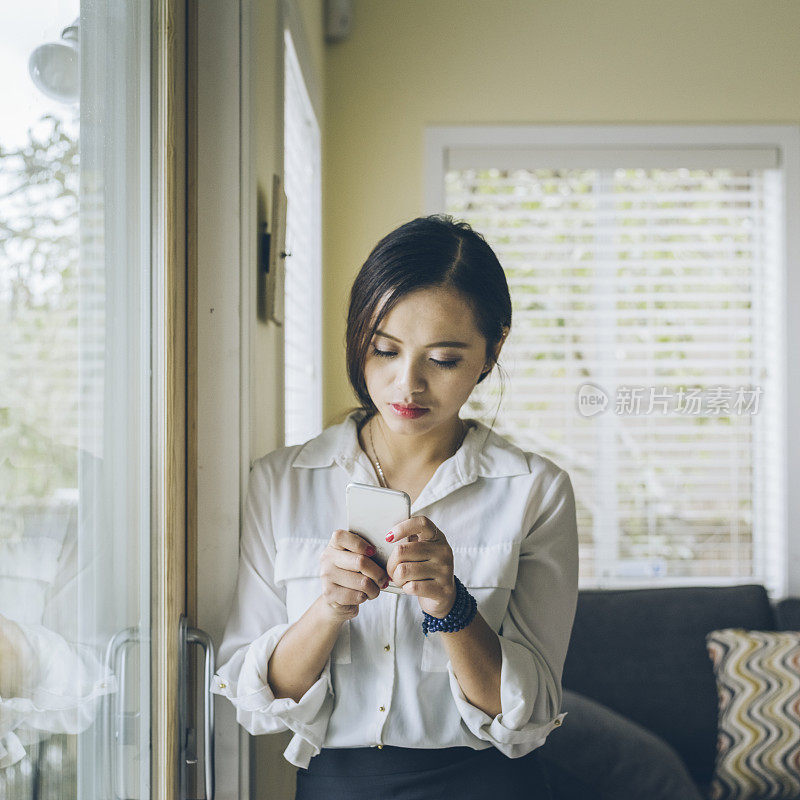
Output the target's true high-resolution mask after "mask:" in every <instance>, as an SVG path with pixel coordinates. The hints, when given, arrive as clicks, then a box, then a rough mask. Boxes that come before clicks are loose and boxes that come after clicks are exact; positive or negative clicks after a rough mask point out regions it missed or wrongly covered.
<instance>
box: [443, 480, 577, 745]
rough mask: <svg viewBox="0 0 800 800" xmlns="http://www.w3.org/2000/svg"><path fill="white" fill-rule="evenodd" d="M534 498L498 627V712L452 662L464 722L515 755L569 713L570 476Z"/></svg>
mask: <svg viewBox="0 0 800 800" xmlns="http://www.w3.org/2000/svg"><path fill="white" fill-rule="evenodd" d="M532 499H533V500H534V503H533V506H535V513H536V518H535V522H534V524H533V526H532V527H531V528H530V530H529V532H528V534H527V536H526V537H525V539H524V540H523V542H522V544H521V547H520V558H519V568H518V572H517V579H516V583H515V586H514V588H513V589H512V591H511V596H510V599H509V604H508V609H507V611H506V614H505V616H504V618H503V622H502V625H501V627H500V632H499V638H500V649H501V652H502V666H501V671H500V705H501V712H500V713H499V714H498V715H497V716H496V717H494V718H492V717H490V716H489V715H488V714H486V712H485V711H483V710H482V709H480V708H477V707H476V706H474V705H472V704H471V703H470V702H469V701H468V700H467V698H466V697H465V695H464V692H463V691H462V690H461V687H460V686H459V684H458V680H457V678H456V676H455V673H454V672H453V667H452V664H450V663H449V662H448V665H447V670H448V672H449V677H450V689H451V692H452V694H453V698H454V700H455V703H456V706H457V708H458V711H459V713H460V715H461V718H462V719H463V721H464V724H465V725H466V726H467V727H468V728H469V730H470V731H471V732H472V733H473V734H474V735H475V736H476V737H478V738H479V739H482V740H483V741H486V742H491V744H493V745H494V746H495V747H497V749H498V750H500V751H501V752H502V753H504V754H505V755H507V756H509V757H510V758H519V757H520V756H524V755H526V754H527V753H529V752H531V751H532V750H535V749H536V748H537V747H540V746H541V745H542V744H544V741H545V739H546V738H547V736H548V734H549V733H550V731H551V730H553V728H556V727H558V726H559V725H560V724H561V722H562V721H563V719H564V717H565V716H566V712H565V713H560V709H561V700H562V688H561V675H562V671H563V667H564V661H565V659H566V655H567V647H568V645H569V638H570V634H571V632H572V623H573V621H574V618H575V609H576V607H577V600H578V530H577V522H576V516H575V496H574V493H573V489H572V483H571V481H570V478H569V475H568V474H567V473H566V472H564V471H563V470H560V471H559V473H558V474H557V475H556V477H555V478H554V479H553V480H552V481H551V483H550V485H549V486H548V487H547V488H546V489H545V490H544V496H542V494H541V492H540V493H538V496H534V497H533V498H532Z"/></svg>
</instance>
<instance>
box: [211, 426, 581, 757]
mask: <svg viewBox="0 0 800 800" xmlns="http://www.w3.org/2000/svg"><path fill="white" fill-rule="evenodd" d="M363 416H364V412H363V411H354V412H352V413H351V414H350V415H349V416H348V417H347V419H346V420H345V421H344V422H342V423H341V424H339V425H335V426H331V427H329V428H327V429H326V430H324V431H323V432H322V433H321V434H320V435H319V436H317V437H315V438H313V439H311V440H309V441H308V442H306V443H305V444H302V445H294V446H291V447H283V448H279V449H277V450H275V451H273V452H271V453H269V454H268V455H266V456H264V457H263V458H261V459H259V460H258V461H256V462H255V464H254V465H253V468H252V470H251V474H250V483H249V488H248V493H247V500H246V505H245V514H244V521H243V528H242V535H241V542H240V557H239V574H238V580H237V586H236V591H235V595H234V600H233V607H232V610H231V613H230V616H229V618H228V622H227V625H226V628H225V633H224V637H223V641H222V643H221V645H220V648H219V663H221V664H222V666H221V667H220V668H219V670H218V671H217V674H216V675H215V676H214V686H213V691H214V692H215V693H217V694H222V695H225V696H226V697H228V698H230V700H231V702H232V703H233V704H234V706H235V707H236V717H237V720H238V721H239V723H240V724H241V725H243V726H244V727H245V728H246V729H247V730H248V731H249V732H250V733H251V734H263V733H277V732H279V731H285V730H292V731H294V734H295V735H294V737H293V738H292V740H291V742H290V743H289V746H288V747H287V748H286V750H285V751H284V757H285V758H286V759H287V761H289V762H290V763H292V764H294V765H296V766H298V767H304V768H305V767H308V764H309V762H310V760H311V758H312V757H313V756H315V755H317V754H318V753H319V752H320V749H321V748H322V747H329V748H335V747H371V746H377V745H381V746H382V745H392V746H395V747H409V748H427V749H435V748H443V747H472V748H473V749H475V750H482V749H485V748H487V747H491V746H494V747H496V748H497V749H498V750H500V751H501V752H502V753H504V754H505V755H507V756H509V757H511V758H518V757H520V756H524V755H526V754H527V753H529V752H531V751H532V750H534V749H536V748H537V747H540V746H541V745H542V744H543V743H544V741H545V739H546V737H547V735H548V734H549V733H550V731H551V730H552V729H553V728H555V727H556V726H558V725H560V724H561V722H562V720H563V718H564V717H565V716H566V713H559V712H560V708H561V698H562V690H561V674H562V669H563V665H564V659H565V657H566V653H567V646H568V644H569V638H570V633H571V630H572V623H573V620H574V616H575V608H576V604H577V597H578V533H577V526H576V520H575V498H574V495H573V490H572V484H571V482H570V478H569V475H568V474H567V473H566V472H565V471H564V470H562V469H560V468H559V467H558V466H557V465H556V464H554V463H553V462H552V461H550V460H549V459H547V458H545V457H543V456H540V455H537V454H536V453H530V452H524V451H522V450H521V449H519V448H518V447H516V446H514V445H513V444H511V443H510V442H508V441H507V440H505V439H504V438H503V437H501V436H499V435H498V434H497V433H495V432H494V431H492V430H490V429H489V428H488V427H487V426H486V425H484V424H483V423H482V422H480V421H477V420H471V419H470V420H466V422H467V423H468V424H469V426H470V427H469V430H468V431H467V434H466V436H465V437H464V441H463V442H462V444H461V447H460V448H459V450H458V451H457V452H456V453H455V454H454V455H453V456H451V457H450V458H448V459H447V460H446V461H444V462H443V463H442V464H440V465H439V467H438V468H437V470H436V472H435V473H434V474H433V477H432V478H431V479H430V481H429V482H428V484H427V485H426V486H425V488H424V489H423V490H422V492H421V493H420V495H419V497H417V499H416V500H415V502H414V503H413V505H412V506H411V516H416V515H424V516H427V517H428V518H429V519H430V520H431V521H432V522H433V523H434V524H435V525H436V526H437V527H438V528H439V529H440V530H441V531H442V532H443V533H444V535H445V536H446V537H447V541H448V543H449V544H450V547H451V548H452V550H453V560H454V572H455V574H456V575H457V576H458V578H459V579H460V580H461V581H462V583H464V585H465V586H466V587H467V588H468V589H469V591H470V593H471V594H472V595H473V596H474V597H475V599H476V600H477V603H478V610H479V611H480V613H481V614H482V616H483V617H484V618H485V619H486V622H487V623H488V624H489V626H490V627H491V628H492V630H494V631H495V632H496V633H498V634H499V638H500V647H501V651H502V668H501V673H500V697H501V706H502V711H501V713H500V714H498V715H497V716H496V717H494V718H492V717H490V716H488V715H487V714H486V713H485V712H484V711H482V710H481V709H479V708H477V707H476V706H473V705H472V704H471V703H470V702H469V701H468V700H467V699H466V697H465V695H464V693H463V691H462V690H461V687H460V686H459V684H458V680H457V678H456V676H455V673H454V672H453V669H452V666H451V664H450V661H449V659H448V657H447V651H446V650H445V647H444V644H443V643H442V640H441V638H440V636H438V635H437V634H435V633H434V634H429V635H428V637H427V638H426V637H425V636H424V634H423V632H422V610H421V609H420V607H419V601H418V599H417V598H416V597H415V596H413V595H397V594H393V593H390V592H381V593H380V595H379V596H378V597H377V598H375V599H374V600H367V601H366V602H364V603H362V604H361V606H360V609H359V613H358V616H356V617H354V618H353V619H351V620H347V621H346V622H345V623H344V624H343V626H342V629H341V631H340V634H339V637H338V639H337V641H336V643H335V644H334V647H333V651H332V653H331V656H330V658H329V659H328V661H327V662H326V664H325V667H324V669H323V671H322V674H321V675H320V677H319V679H318V680H317V681H316V683H314V684H313V685H312V686H311V687H310V688H309V689H308V690H307V691H306V693H305V694H304V695H303V697H301V698H300V701H299V702H295V701H294V700H293V699H291V698H280V699H276V698H275V696H274V694H273V693H272V691H271V689H270V686H269V683H268V677H269V676H268V674H267V665H268V662H269V659H270V656H271V655H272V652H273V650H274V649H275V647H276V645H277V643H278V641H279V640H280V638H281V637H282V636H283V634H284V633H285V632H286V630H287V629H288V628H289V626H290V625H291V624H292V623H294V622H295V621H296V620H297V619H298V618H299V617H301V616H302V615H303V613H304V612H305V611H306V609H307V608H308V607H309V606H310V605H311V604H312V603H313V602H314V601H315V600H316V599H317V598H318V597H319V596H320V594H321V593H322V583H321V579H320V562H319V559H320V555H321V554H322V552H323V550H325V548H326V547H327V545H328V542H329V541H330V538H331V535H332V534H333V532H334V530H336V529H337V528H346V527H347V523H346V509H345V486H346V484H347V483H348V482H349V481H357V482H359V483H369V484H373V485H379V484H378V480H377V476H376V474H375V471H374V469H373V467H372V464H371V463H370V461H369V458H368V457H367V455H366V454H365V453H364V451H363V450H362V449H361V447H360V445H359V442H358V434H357V427H356V425H357V422H358V421H359V420H360V419H361V418H363Z"/></svg>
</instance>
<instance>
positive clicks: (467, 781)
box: [295, 745, 552, 800]
mask: <svg viewBox="0 0 800 800" xmlns="http://www.w3.org/2000/svg"><path fill="white" fill-rule="evenodd" d="M449 796H452V797H453V798H457V800H497V798H499V797H506V796H519V797H524V798H525V800H552V794H551V791H550V786H549V783H548V780H547V774H546V771H545V768H544V763H543V762H542V759H541V757H540V754H539V751H538V750H533V751H531V752H530V753H528V754H527V755H525V756H522V757H521V758H508V756H505V755H503V753H501V752H500V751H499V750H498V749H497V748H496V747H494V746H491V747H488V748H487V749H485V750H473V749H472V748H471V747H446V748H443V749H438V750H422V749H414V748H406V747H389V746H388V745H385V746H384V747H383V748H382V749H378V748H377V747H353V748H325V747H323V748H322V750H321V751H320V753H319V755H317V756H314V758H312V759H311V761H310V763H309V765H308V769H302V768H300V769H298V770H297V794H296V796H295V800H351V799H352V798H354V797H375V798H380V800H442V798H446V797H449Z"/></svg>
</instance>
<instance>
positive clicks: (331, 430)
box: [292, 409, 530, 485]
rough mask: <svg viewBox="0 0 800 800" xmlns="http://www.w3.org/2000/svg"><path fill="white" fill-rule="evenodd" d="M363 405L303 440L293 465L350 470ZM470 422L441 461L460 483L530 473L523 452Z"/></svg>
mask: <svg viewBox="0 0 800 800" xmlns="http://www.w3.org/2000/svg"><path fill="white" fill-rule="evenodd" d="M366 414H367V412H366V411H364V409H357V410H356V411H351V412H350V413H349V414H348V415H347V418H346V419H345V420H344V421H343V422H341V423H339V424H338V425H332V426H330V427H328V428H326V429H325V430H324V431H323V432H322V433H320V434H319V435H318V436H316V437H315V438H313V439H310V440H309V441H308V442H306V443H305V444H304V445H303V446H302V447H301V448H300V450H299V451H298V453H297V455H296V456H295V458H294V460H293V461H292V466H293V467H308V468H312V469H313V468H319V467H329V466H331V465H332V464H334V463H335V464H338V465H339V466H341V467H343V468H344V469H345V470H347V472H348V473H351V474H352V472H353V468H354V465H355V464H356V462H358V461H360V460H362V459H363V458H364V457H365V454H364V451H363V450H362V449H361V445H360V444H359V442H358V427H357V426H358V423H359V422H360V421H361V420H362V419H363V418H364V417H365V416H366ZM465 422H466V423H467V425H468V426H469V428H468V430H467V433H466V435H465V436H464V441H463V442H462V443H461V447H460V448H459V449H458V450H457V451H456V453H455V454H454V455H453V456H451V457H450V458H448V459H447V460H446V461H444V462H443V463H442V464H441V465H440V466H439V469H438V470H437V472H438V471H439V470H442V469H443V468H444V467H445V465H447V466H448V468H449V469H448V471H449V470H450V469H452V471H453V472H454V476H453V477H454V478H456V479H457V480H458V481H459V483H460V484H461V485H464V484H467V483H472V481H474V480H475V479H476V478H479V477H482V478H504V477H510V476H513V475H527V474H528V473H530V467H529V466H528V459H527V458H526V456H525V453H524V452H523V451H522V450H521V449H520V448H519V447H517V446H516V445H513V444H511V443H510V442H509V441H507V440H506V439H504V438H503V437H502V436H500V435H499V434H497V433H495V432H494V431H493V430H492V429H491V428H489V427H488V426H487V425H485V424H484V423H483V422H481V421H480V420H476V419H466V420H465Z"/></svg>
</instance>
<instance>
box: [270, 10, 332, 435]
mask: <svg viewBox="0 0 800 800" xmlns="http://www.w3.org/2000/svg"><path fill="white" fill-rule="evenodd" d="M280 8H281V16H282V21H283V24H282V31H281V54H282V55H281V89H280V95H281V109H282V110H283V108H284V105H283V99H282V98H283V97H284V93H285V91H286V74H285V59H286V52H285V44H284V36H285V34H287V33H288V34H289V37H290V38H291V43H292V47H293V48H294V54H295V56H296V57H297V62H298V64H299V66H300V72H301V74H302V80H303V84H304V87H305V90H306V92H307V93H308V100H309V101H310V104H311V111H312V113H313V115H314V117H315V121H316V124H317V127H318V129H319V132H320V151H321V148H322V92H321V90H320V84H319V80H318V78H317V74H316V71H315V69H314V67H313V65H312V59H311V53H310V51H309V47H308V41H307V37H306V33H305V30H304V27H303V22H302V19H301V17H300V13H299V10H298V9H297V8H296V4H295V2H293V1H292V0H281V4H280ZM278 141H279V142H280V143H281V149H282V152H283V142H284V113H283V111H282V113H281V119H280V136H279V139H278ZM321 159H322V154H321V152H320V168H321V166H322V164H321ZM288 203H289V205H291V198H288ZM318 210H319V218H320V228H321V226H322V197H321V192H320V207H319V209H318ZM287 244H288V243H287ZM290 257H291V256H290ZM321 258H322V236H321V230H320V269H319V271H318V272H317V274H316V275H314V276H313V277H314V291H313V296H312V297H310V298H309V310H310V315H311V332H310V335H311V338H312V339H313V341H314V343H315V344H314V346H312V351H313V352H314V353H315V360H314V363H313V364H312V365H311V370H310V377H311V383H312V385H311V386H310V387H309V395H310V398H309V405H308V409H309V415H310V417H311V421H312V428H315V429H316V433H319V432H321V431H322V370H323V364H322V268H321ZM285 313H286V312H285V311H284V328H283V336H284V339H285V336H286V324H287V322H288V320H287V319H286V318H285ZM284 345H285V341H284ZM285 374H286V364H285V356H284V376H285ZM285 400H286V392H285V389H284V394H283V398H282V405H283V418H284V428H285V427H286V407H285ZM312 435H313V434H312ZM292 443H293V444H294V443H295V442H292Z"/></svg>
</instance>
